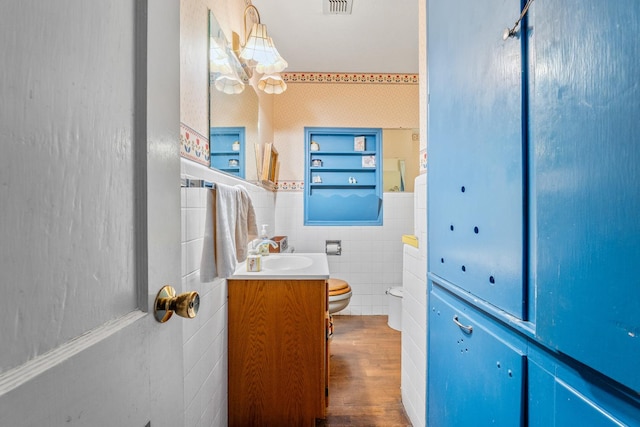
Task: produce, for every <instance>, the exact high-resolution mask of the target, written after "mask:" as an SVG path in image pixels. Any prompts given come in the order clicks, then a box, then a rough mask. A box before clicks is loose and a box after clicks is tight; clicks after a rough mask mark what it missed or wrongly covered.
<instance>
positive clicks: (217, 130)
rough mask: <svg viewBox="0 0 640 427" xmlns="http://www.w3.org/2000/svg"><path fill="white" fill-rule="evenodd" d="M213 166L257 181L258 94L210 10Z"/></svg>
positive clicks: (210, 128) (210, 139)
mask: <svg viewBox="0 0 640 427" xmlns="http://www.w3.org/2000/svg"><path fill="white" fill-rule="evenodd" d="M208 63H209V146H210V151H211V168H213V169H217V170H219V171H222V172H225V173H229V174H232V175H235V176H237V177H240V178H244V179H246V180H249V181H257V180H258V176H257V168H256V155H255V146H256V145H257V144H258V143H259V138H258V110H259V104H258V95H257V94H256V92H255V90H254V88H253V86H251V84H249V79H248V77H247V75H246V73H245V72H244V70H243V68H242V66H241V65H240V62H239V61H238V59H237V58H236V56H235V54H234V53H233V51H232V49H231V48H230V45H229V43H228V41H227V40H226V37H225V35H224V33H223V31H222V29H221V27H220V25H219V23H218V21H217V20H216V18H215V16H214V14H213V12H211V11H209V61H208Z"/></svg>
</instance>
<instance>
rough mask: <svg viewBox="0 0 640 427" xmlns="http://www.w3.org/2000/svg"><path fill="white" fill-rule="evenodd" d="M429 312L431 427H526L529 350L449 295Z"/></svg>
mask: <svg viewBox="0 0 640 427" xmlns="http://www.w3.org/2000/svg"><path fill="white" fill-rule="evenodd" d="M429 306H430V312H429V349H430V352H429V359H428V363H429V367H428V379H429V384H428V396H429V399H428V411H427V412H428V423H427V424H428V425H430V426H431V425H432V426H438V427H448V426H451V427H456V426H489V425H491V426H505V427H514V426H519V425H524V421H523V419H522V417H523V415H522V414H524V411H523V409H524V401H525V396H526V387H525V384H526V381H525V375H526V356H525V353H524V352H523V348H525V347H524V345H523V344H521V343H520V342H519V341H517V340H516V339H515V337H514V336H512V335H510V334H509V333H507V332H506V331H505V330H503V329H501V327H500V326H499V325H498V324H497V323H495V322H492V321H489V320H488V319H487V318H485V317H483V316H482V315H481V314H480V312H478V311H476V310H474V309H473V308H471V307H470V306H468V305H466V304H465V303H463V302H461V301H459V300H456V299H455V298H454V297H452V296H450V295H448V294H447V293H446V291H442V290H440V289H438V288H435V287H434V289H433V290H432V291H431V293H430V303H429ZM456 322H457V323H456ZM458 323H459V324H458Z"/></svg>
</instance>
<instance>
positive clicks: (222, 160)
mask: <svg viewBox="0 0 640 427" xmlns="http://www.w3.org/2000/svg"><path fill="white" fill-rule="evenodd" d="M209 137H210V139H209V149H210V152H211V167H212V168H214V169H218V170H221V171H223V172H226V173H230V174H232V175H236V176H239V177H240V178H244V167H245V160H244V150H245V148H244V147H245V128H244V127H212V128H211V129H210V132H209Z"/></svg>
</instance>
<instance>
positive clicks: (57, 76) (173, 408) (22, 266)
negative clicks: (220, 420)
mask: <svg viewBox="0 0 640 427" xmlns="http://www.w3.org/2000/svg"><path fill="white" fill-rule="evenodd" d="M1 3H2V4H1V7H2V13H1V14H0V54H1V55H2V60H1V63H2V66H1V67H0V70H1V71H0V99H1V100H2V101H1V107H0V110H1V113H0V148H1V149H2V151H1V152H0V292H1V294H0V426H3V427H20V426H38V427H42V426H70V425H71V426H92V427H96V426H98V427H99V426H118V427H120V426H131V427H145V426H147V425H150V426H152V427H160V426H181V425H183V422H184V416H183V412H184V411H183V406H184V404H183V388H184V387H183V372H182V369H183V368H182V365H183V363H182V322H185V321H188V320H186V319H182V318H180V317H176V316H174V317H173V318H172V319H171V320H170V321H169V322H167V323H165V324H160V323H157V322H156V321H155V319H154V318H153V310H152V309H150V307H152V305H151V304H152V302H153V299H154V297H155V295H156V293H157V291H158V290H159V289H160V288H161V287H162V286H163V285H165V284H169V285H173V286H174V287H176V289H177V290H179V291H181V288H180V225H179V224H180V191H179V154H178V153H179V151H178V132H179V103H180V102H179V2H177V1H173V0H152V1H148V5H147V1H140V0H129V1H123V0H103V1H100V2H96V1H91V2H87V1H85V0H60V1H55V2H42V1H40V0H21V1H19V2H16V1H6V0H2V1H1ZM145 26H146V28H145ZM136 70H137V71H136Z"/></svg>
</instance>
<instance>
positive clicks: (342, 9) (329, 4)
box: [322, 0, 353, 15]
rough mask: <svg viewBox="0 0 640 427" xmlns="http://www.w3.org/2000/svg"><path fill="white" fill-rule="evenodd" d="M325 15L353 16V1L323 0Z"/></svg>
mask: <svg viewBox="0 0 640 427" xmlns="http://www.w3.org/2000/svg"><path fill="white" fill-rule="evenodd" d="M322 2H323V3H322V9H323V12H324V14H325V15H351V6H353V0H322Z"/></svg>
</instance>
